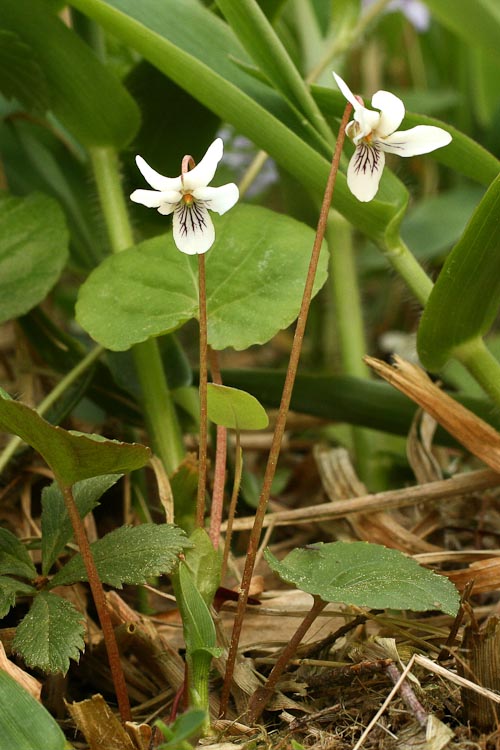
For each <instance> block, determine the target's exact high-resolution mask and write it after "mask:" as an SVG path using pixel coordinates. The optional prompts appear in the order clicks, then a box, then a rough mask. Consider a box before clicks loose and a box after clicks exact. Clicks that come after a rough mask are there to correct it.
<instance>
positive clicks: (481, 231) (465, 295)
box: [417, 175, 500, 371]
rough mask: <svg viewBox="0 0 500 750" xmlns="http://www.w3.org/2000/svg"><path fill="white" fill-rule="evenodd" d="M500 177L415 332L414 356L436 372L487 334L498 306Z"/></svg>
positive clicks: (442, 275) (448, 261) (447, 265)
mask: <svg viewBox="0 0 500 750" xmlns="http://www.w3.org/2000/svg"><path fill="white" fill-rule="evenodd" d="M499 228H500V175H499V176H498V177H497V178H496V180H494V181H493V182H492V184H491V186H490V188H489V189H488V190H487V192H486V194H485V196H484V198H483V199H482V201H481V202H480V204H479V206H478V207H477V209H476V210H475V212H474V214H473V216H472V218H471V220H470V221H469V223H468V225H467V228H466V230H465V232H464V233H463V235H462V237H461V239H460V240H459V241H458V243H457V244H456V245H455V247H454V248H453V250H452V251H451V253H450V254H449V255H448V257H447V259H446V263H445V264H444V266H443V269H442V271H441V273H440V274H439V277H438V279H437V281H436V283H435V285H434V288H433V290H432V292H431V295H430V297H429V300H428V302H427V304H426V306H425V310H424V313H423V316H422V319H421V321H420V326H419V329H418V340H417V344H418V353H419V356H420V359H421V360H422V364H423V365H424V366H425V367H427V368H428V369H429V370H433V371H436V370H440V369H441V367H443V366H444V365H445V363H446V361H447V360H448V359H450V358H451V357H452V356H453V350H454V349H455V348H457V347H459V346H460V345H461V344H465V343H466V342H468V341H471V340H472V339H475V338H478V337H480V336H482V335H484V334H485V333H487V331H488V330H489V328H490V326H491V325H492V323H493V321H494V319H495V317H496V315H497V312H498V305H499V300H500V232H499Z"/></svg>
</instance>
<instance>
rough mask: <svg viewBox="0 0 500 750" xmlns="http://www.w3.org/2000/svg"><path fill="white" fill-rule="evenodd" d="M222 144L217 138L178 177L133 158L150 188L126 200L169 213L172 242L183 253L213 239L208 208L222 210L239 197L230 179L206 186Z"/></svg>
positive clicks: (204, 248)
mask: <svg viewBox="0 0 500 750" xmlns="http://www.w3.org/2000/svg"><path fill="white" fill-rule="evenodd" d="M223 149H224V144H223V143H222V139H221V138H217V139H216V140H215V141H214V142H213V143H212V144H211V146H209V148H208V150H207V152H206V154H205V156H204V157H203V159H202V160H201V161H200V162H199V163H198V164H197V165H196V166H195V167H194V168H193V169H191V170H189V171H187V172H184V173H183V174H181V175H179V177H164V176H163V175H161V174H159V173H158V172H156V171H155V170H154V169H152V168H151V167H150V166H149V164H147V163H146V161H145V160H144V159H143V158H142V156H136V158H135V161H136V164H137V166H138V167H139V169H140V171H141V173H142V176H143V177H144V179H145V180H146V182H148V183H149V184H150V185H151V187H152V188H154V190H134V192H133V193H132V195H131V196H130V200H132V201H134V203H141V204H142V205H143V206H147V207H148V208H156V209H157V210H158V212H159V213H160V214H163V215H164V216H168V214H173V229H174V242H175V244H176V245H177V247H178V248H179V250H180V251H181V252H183V253H186V254H187V255H196V254H201V253H206V252H207V250H209V249H210V248H211V247H212V245H213V243H214V241H215V229H214V225H213V223H212V219H211V218H210V215H209V213H208V211H209V210H211V211H215V212H216V213H218V214H224V213H226V211H229V209H230V208H232V207H233V206H234V204H235V203H236V201H237V200H238V198H239V192H238V188H237V186H236V185H235V184H234V183H233V182H231V183H228V184H227V185H221V187H208V184H209V182H211V181H212V179H213V176H214V174H215V170H216V169H217V165H218V163H219V162H220V160H221V159H222V153H223Z"/></svg>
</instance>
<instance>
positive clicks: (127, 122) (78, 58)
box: [1, 0, 139, 148]
mask: <svg viewBox="0 0 500 750" xmlns="http://www.w3.org/2000/svg"><path fill="white" fill-rule="evenodd" d="M1 22H2V25H3V26H4V27H5V28H6V29H8V30H9V31H11V32H13V33H15V34H17V35H18V36H19V38H20V39H21V41H23V42H24V43H25V44H27V45H28V46H29V47H30V48H31V49H32V50H33V51H34V54H35V55H36V58H37V60H38V61H39V64H40V66H41V68H42V69H43V73H44V75H45V77H46V80H47V83H48V86H49V91H50V99H51V109H52V111H53V112H54V114H55V115H56V117H57V118H58V119H59V120H61V122H62V123H63V124H64V125H65V126H66V127H67V128H68V129H69V130H70V131H71V133H72V134H73V135H74V136H75V137H76V138H77V139H78V140H79V141H80V142H81V143H82V144H84V145H85V146H107V145H109V146H115V147H117V148H119V147H123V146H125V145H126V144H127V143H128V142H129V141H130V140H131V138H132V137H133V135H134V134H135V132H136V130H137V128H138V125H139V111H138V108H137V106H136V104H135V102H134V101H133V99H132V97H130V96H129V94H128V93H127V91H126V90H125V88H124V87H123V86H122V85H121V83H120V82H119V81H118V79H117V78H115V76H114V75H113V74H112V73H111V72H110V71H109V70H108V68H106V66H105V65H103V64H102V63H101V62H100V60H99V59H98V57H97V55H95V54H94V53H93V52H92V50H91V49H89V47H88V46H87V45H86V44H85V43H84V42H83V41H82V40H81V39H80V38H79V37H78V36H77V34H75V33H74V32H73V31H71V30H70V29H69V28H68V27H67V26H66V25H65V24H63V23H62V21H60V20H59V18H57V16H56V15H55V14H54V13H52V12H51V10H50V9H49V8H48V7H47V5H46V3H44V2H43V0H2V19H1Z"/></svg>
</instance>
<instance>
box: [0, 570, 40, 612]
mask: <svg viewBox="0 0 500 750" xmlns="http://www.w3.org/2000/svg"><path fill="white" fill-rule="evenodd" d="M18 594H36V589H35V588H34V587H33V586H28V584H27V583H22V581H16V580H15V578H9V577H8V576H0V620H1V619H2V617H5V615H6V614H7V612H8V611H9V609H10V608H11V607H13V606H14V604H15V603H16V596H17V595H18Z"/></svg>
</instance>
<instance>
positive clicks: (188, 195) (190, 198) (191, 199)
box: [182, 193, 194, 206]
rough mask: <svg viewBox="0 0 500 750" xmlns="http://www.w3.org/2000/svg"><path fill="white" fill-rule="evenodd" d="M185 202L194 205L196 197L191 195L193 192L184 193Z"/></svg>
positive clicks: (187, 204)
mask: <svg viewBox="0 0 500 750" xmlns="http://www.w3.org/2000/svg"><path fill="white" fill-rule="evenodd" d="M182 200H183V202H184V203H185V204H186V206H192V205H193V203H194V197H193V196H192V195H191V193H184V195H183V196H182Z"/></svg>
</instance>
